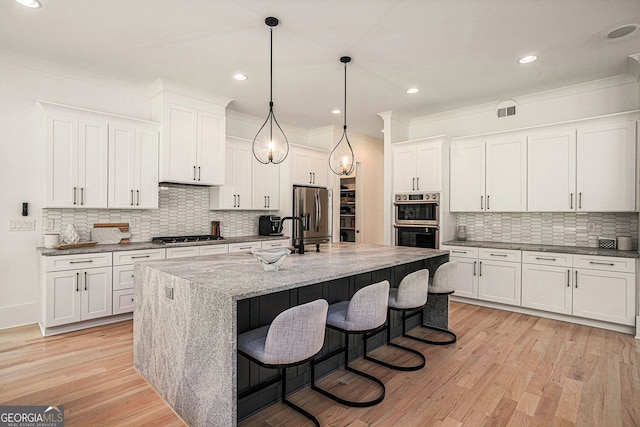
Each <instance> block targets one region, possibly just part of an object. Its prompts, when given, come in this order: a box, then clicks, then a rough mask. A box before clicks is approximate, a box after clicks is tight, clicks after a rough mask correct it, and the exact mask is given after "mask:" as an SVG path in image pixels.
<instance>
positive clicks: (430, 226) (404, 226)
mask: <svg viewBox="0 0 640 427" xmlns="http://www.w3.org/2000/svg"><path fill="white" fill-rule="evenodd" d="M393 227H394V228H435V229H436V230H438V229H440V226H439V225H435V224H393Z"/></svg>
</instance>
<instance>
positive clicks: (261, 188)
mask: <svg viewBox="0 0 640 427" xmlns="http://www.w3.org/2000/svg"><path fill="white" fill-rule="evenodd" d="M252 166H253V169H252V171H253V176H252V187H251V195H252V202H251V207H252V208H253V209H271V210H277V209H279V208H280V165H264V164H262V163H260V162H258V161H257V160H255V159H253V160H252Z"/></svg>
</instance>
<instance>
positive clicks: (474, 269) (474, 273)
mask: <svg viewBox="0 0 640 427" xmlns="http://www.w3.org/2000/svg"><path fill="white" fill-rule="evenodd" d="M476 263H477V261H473V275H474V276H475V275H476Z"/></svg>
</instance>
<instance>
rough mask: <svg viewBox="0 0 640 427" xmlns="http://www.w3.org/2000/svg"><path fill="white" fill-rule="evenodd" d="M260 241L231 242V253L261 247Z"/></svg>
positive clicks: (249, 250)
mask: <svg viewBox="0 0 640 427" xmlns="http://www.w3.org/2000/svg"><path fill="white" fill-rule="evenodd" d="M261 248H262V245H261V244H260V242H246V243H229V253H230V254H232V253H236V252H251V249H261Z"/></svg>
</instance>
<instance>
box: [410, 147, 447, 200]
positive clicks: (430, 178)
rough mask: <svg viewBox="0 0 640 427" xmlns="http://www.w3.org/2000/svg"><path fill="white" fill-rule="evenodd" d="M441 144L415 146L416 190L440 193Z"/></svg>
mask: <svg viewBox="0 0 640 427" xmlns="http://www.w3.org/2000/svg"><path fill="white" fill-rule="evenodd" d="M441 158H442V153H441V144H440V143H439V142H438V143H423V144H418V145H417V146H416V156H415V159H416V160H415V161H416V168H415V169H416V190H419V191H442V167H441Z"/></svg>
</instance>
